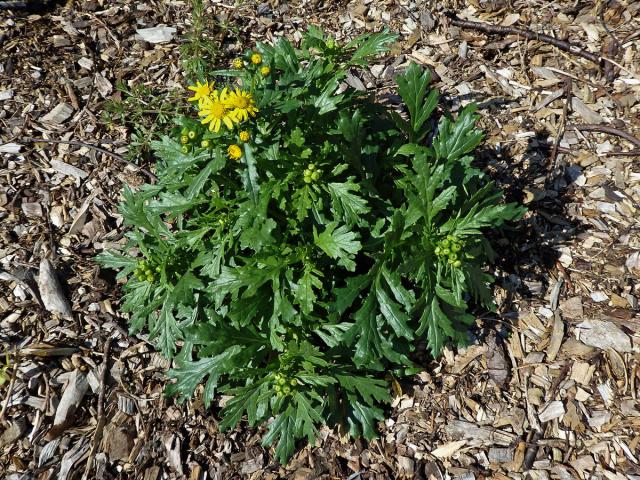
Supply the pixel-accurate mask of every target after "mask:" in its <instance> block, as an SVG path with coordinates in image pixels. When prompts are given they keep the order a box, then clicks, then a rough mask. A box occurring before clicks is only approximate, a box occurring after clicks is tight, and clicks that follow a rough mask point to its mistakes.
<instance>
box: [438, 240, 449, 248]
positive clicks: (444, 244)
mask: <svg viewBox="0 0 640 480" xmlns="http://www.w3.org/2000/svg"><path fill="white" fill-rule="evenodd" d="M440 245H441V246H442V247H444V248H448V247H449V240H448V239H444V240H442V241H441V242H440Z"/></svg>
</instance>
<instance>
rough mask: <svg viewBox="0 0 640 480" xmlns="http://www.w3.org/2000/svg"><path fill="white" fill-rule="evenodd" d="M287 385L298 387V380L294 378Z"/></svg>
mask: <svg viewBox="0 0 640 480" xmlns="http://www.w3.org/2000/svg"><path fill="white" fill-rule="evenodd" d="M289 383H290V384H291V386H292V387H295V386H296V385H298V380H296V379H295V378H292V379H291V381H289Z"/></svg>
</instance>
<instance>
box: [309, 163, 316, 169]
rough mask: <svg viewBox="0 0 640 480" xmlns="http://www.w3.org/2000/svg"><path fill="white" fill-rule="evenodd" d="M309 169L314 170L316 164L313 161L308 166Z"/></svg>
mask: <svg viewBox="0 0 640 480" xmlns="http://www.w3.org/2000/svg"><path fill="white" fill-rule="evenodd" d="M307 168H308V169H309V170H314V169H315V168H316V166H315V165H314V164H313V163H310V164H309V166H308V167H307Z"/></svg>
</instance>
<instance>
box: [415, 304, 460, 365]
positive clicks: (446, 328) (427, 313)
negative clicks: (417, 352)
mask: <svg viewBox="0 0 640 480" xmlns="http://www.w3.org/2000/svg"><path fill="white" fill-rule="evenodd" d="M425 330H426V331H427V344H428V346H429V349H430V350H431V355H433V357H434V358H435V357H437V356H438V355H440V352H441V351H442V347H443V346H444V343H445V341H446V339H447V337H450V338H453V337H455V332H454V331H453V327H452V325H451V320H449V318H448V317H447V316H446V315H445V314H444V312H443V311H442V309H441V308H440V304H439V302H438V298H437V297H436V296H434V297H433V298H432V299H431V301H430V302H429V304H428V305H427V307H426V308H425V310H424V312H423V313H422V316H421V317H420V328H419V329H418V331H417V332H416V333H417V334H418V335H422V334H423V333H424V331H425Z"/></svg>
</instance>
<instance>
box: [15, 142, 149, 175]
mask: <svg viewBox="0 0 640 480" xmlns="http://www.w3.org/2000/svg"><path fill="white" fill-rule="evenodd" d="M20 141H21V142H25V143H53V144H62V145H75V146H78V147H86V148H90V149H91V150H95V151H96V152H100V153H104V154H105V155H108V156H110V157H112V158H115V159H116V160H118V161H119V162H121V163H124V164H126V165H128V166H130V167H131V168H133V169H135V170H139V171H141V172H142V173H144V174H145V175H146V176H147V177H149V179H150V180H152V181H154V182H155V181H156V180H158V178H157V177H156V176H155V175H154V174H153V173H151V172H150V171H149V170H146V169H144V168H142V167H139V166H138V165H136V164H135V163H132V162H130V161H129V160H127V159H126V158H124V157H123V156H122V155H118V154H117V153H114V152H110V151H109V150H107V149H106V148H102V147H99V146H98V145H93V144H91V143H85V142H80V141H77V140H50V139H48V138H31V137H26V138H21V139H20Z"/></svg>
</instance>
